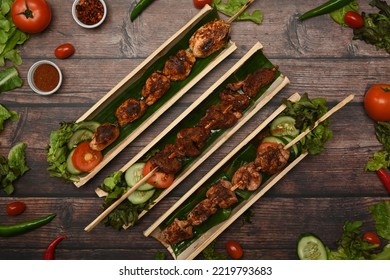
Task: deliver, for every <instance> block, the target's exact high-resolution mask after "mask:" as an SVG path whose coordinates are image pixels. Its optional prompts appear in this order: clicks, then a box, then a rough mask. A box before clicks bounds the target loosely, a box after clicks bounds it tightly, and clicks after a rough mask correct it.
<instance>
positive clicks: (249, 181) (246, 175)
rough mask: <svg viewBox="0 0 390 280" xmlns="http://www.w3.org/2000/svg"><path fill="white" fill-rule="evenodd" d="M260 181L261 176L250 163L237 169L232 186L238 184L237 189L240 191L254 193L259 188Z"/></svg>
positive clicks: (252, 163)
mask: <svg viewBox="0 0 390 280" xmlns="http://www.w3.org/2000/svg"><path fill="white" fill-rule="evenodd" d="M262 179H263V176H262V175H261V174H260V172H259V171H258V170H257V168H256V165H255V164H254V162H250V163H248V164H245V165H243V166H241V167H240V168H238V169H237V171H236V172H235V173H234V175H233V178H232V184H233V185H237V184H239V187H238V188H239V189H241V190H245V189H247V190H248V191H255V190H257V189H258V188H259V187H260V185H261V181H262Z"/></svg>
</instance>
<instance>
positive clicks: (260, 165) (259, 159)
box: [255, 142, 290, 175]
mask: <svg viewBox="0 0 390 280" xmlns="http://www.w3.org/2000/svg"><path fill="white" fill-rule="evenodd" d="M289 157H290V152H289V150H285V149H284V147H283V145H282V144H276V143H267V142H265V143H262V144H260V145H259V147H258V149H257V156H256V159H255V165H256V168H257V169H258V170H260V171H262V172H265V173H267V174H269V175H271V174H275V173H277V172H279V171H281V170H282V169H283V168H284V167H285V166H286V164H287V162H288V159H289Z"/></svg>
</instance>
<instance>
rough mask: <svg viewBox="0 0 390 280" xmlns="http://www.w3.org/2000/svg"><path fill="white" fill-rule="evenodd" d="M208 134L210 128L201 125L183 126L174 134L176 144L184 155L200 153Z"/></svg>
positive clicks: (194, 155) (191, 155) (190, 155)
mask: <svg viewBox="0 0 390 280" xmlns="http://www.w3.org/2000/svg"><path fill="white" fill-rule="evenodd" d="M209 136H210V130H207V129H205V128H204V127H201V126H195V127H190V128H184V129H182V130H180V131H179V133H178V134H177V136H176V145H177V147H178V149H179V150H180V151H181V152H182V153H183V154H185V155H186V156H189V157H196V156H198V155H199V154H200V152H201V149H202V148H203V147H204V145H205V143H206V141H207V139H208V138H209Z"/></svg>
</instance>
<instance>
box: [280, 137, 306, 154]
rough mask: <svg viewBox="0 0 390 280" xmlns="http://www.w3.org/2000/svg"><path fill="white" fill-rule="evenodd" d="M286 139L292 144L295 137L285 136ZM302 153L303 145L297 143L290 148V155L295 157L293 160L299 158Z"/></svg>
mask: <svg viewBox="0 0 390 280" xmlns="http://www.w3.org/2000/svg"><path fill="white" fill-rule="evenodd" d="M283 138H284V139H286V141H287V143H290V142H291V141H292V140H294V138H293V137H290V136H283ZM301 153H302V146H301V143H299V142H297V143H295V144H294V145H292V147H291V148H290V154H291V155H292V156H293V157H292V158H293V159H295V158H297V157H298V156H299V155H300V154H301Z"/></svg>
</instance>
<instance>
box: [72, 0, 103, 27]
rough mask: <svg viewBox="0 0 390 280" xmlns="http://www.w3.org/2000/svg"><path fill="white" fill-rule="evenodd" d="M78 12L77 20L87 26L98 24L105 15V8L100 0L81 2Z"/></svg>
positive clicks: (83, 0) (84, 0)
mask: <svg viewBox="0 0 390 280" xmlns="http://www.w3.org/2000/svg"><path fill="white" fill-rule="evenodd" d="M76 11H77V18H78V19H79V20H80V21H81V22H82V23H84V24H87V25H93V24H96V23H98V22H99V21H101V19H102V18H103V15H104V8H103V5H102V3H101V2H100V1H99V0H80V1H79V3H78V4H77V5H76Z"/></svg>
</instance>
